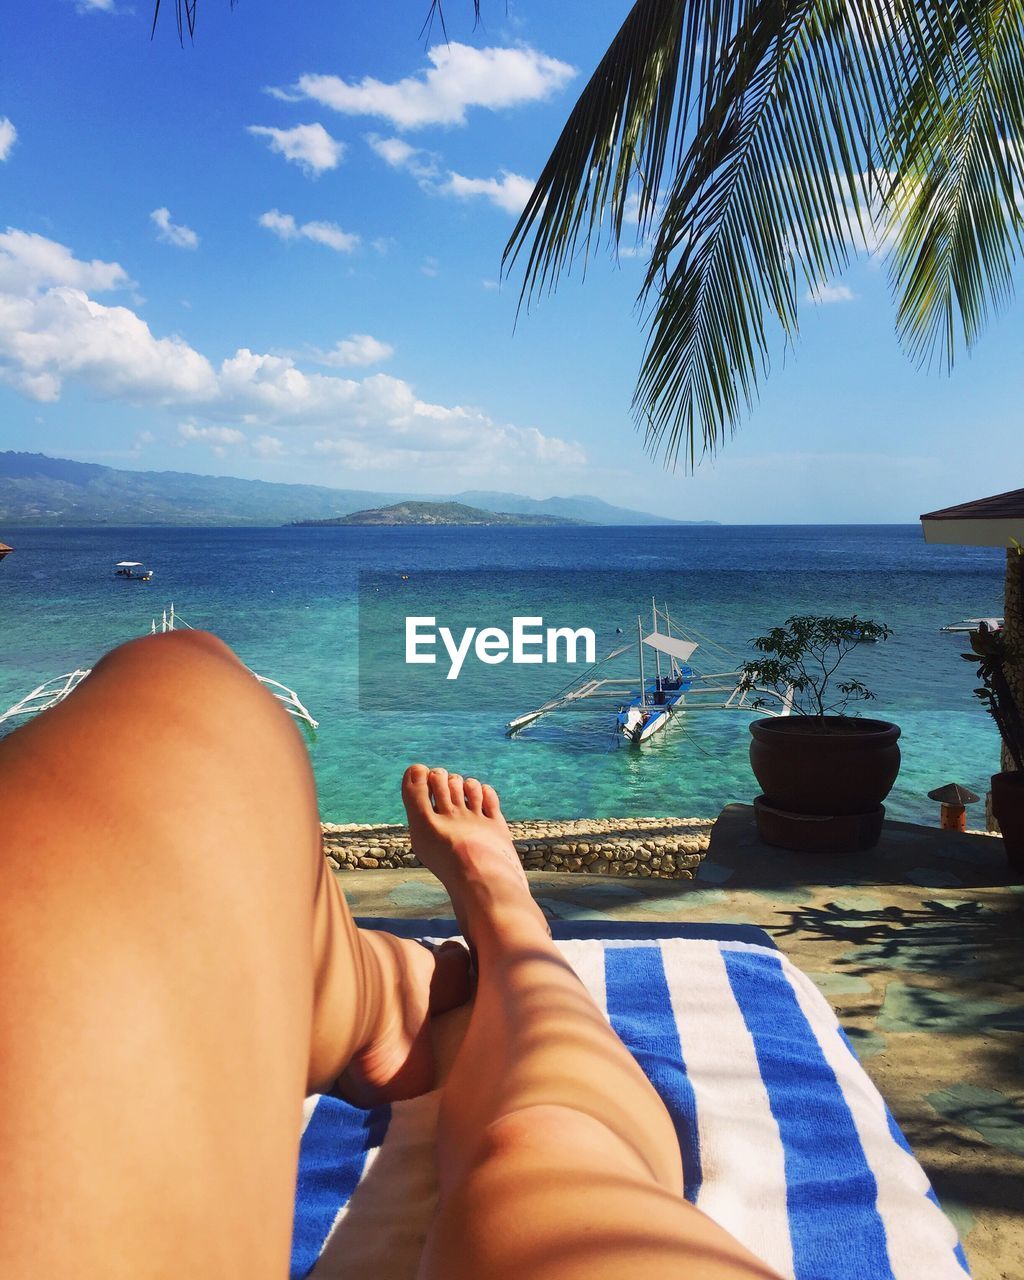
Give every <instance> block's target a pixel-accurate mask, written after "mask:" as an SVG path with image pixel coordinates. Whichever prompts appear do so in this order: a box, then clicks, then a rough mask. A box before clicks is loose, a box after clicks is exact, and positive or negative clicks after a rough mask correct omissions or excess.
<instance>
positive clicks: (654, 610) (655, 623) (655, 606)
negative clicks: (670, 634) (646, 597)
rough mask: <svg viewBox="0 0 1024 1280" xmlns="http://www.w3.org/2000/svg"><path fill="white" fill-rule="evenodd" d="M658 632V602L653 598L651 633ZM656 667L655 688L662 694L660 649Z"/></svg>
mask: <svg viewBox="0 0 1024 1280" xmlns="http://www.w3.org/2000/svg"><path fill="white" fill-rule="evenodd" d="M657 630H658V602H657V601H656V600H655V599H654V597H653V596H652V597H651V631H652V632H654V631H657ZM654 667H655V675H656V676H657V683H656V684H655V686H654V687H655V689H656V690H657V691H658V693H660V692H661V650H660V649H655V651H654ZM640 683H641V684H643V678H642V677H641V680H640Z"/></svg>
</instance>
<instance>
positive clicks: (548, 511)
mask: <svg viewBox="0 0 1024 1280" xmlns="http://www.w3.org/2000/svg"><path fill="white" fill-rule="evenodd" d="M455 501H456V502H466V503H468V504H469V505H470V506H474V507H485V508H486V509H487V510H489V511H514V512H518V513H519V514H522V515H525V514H527V513H531V514H534V513H535V514H537V515H551V516H562V517H564V518H566V519H569V520H582V521H583V522H584V523H585V524H718V523H719V522H718V521H717V520H672V519H670V518H669V517H668V516H652V515H650V514H648V513H647V512H646V511H630V510H628V509H627V508H625V507H613V506H612V505H611V503H609V502H605V501H603V500H602V499H601V498H589V497H586V496H582V495H580V496H577V497H572V498H524V497H522V496H521V495H520V494H517V493H493V492H491V491H490V490H488V489H471V490H469V491H467V492H466V493H457V494H456V495H455Z"/></svg>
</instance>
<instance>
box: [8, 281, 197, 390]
mask: <svg viewBox="0 0 1024 1280" xmlns="http://www.w3.org/2000/svg"><path fill="white" fill-rule="evenodd" d="M69 377H73V378H77V379H81V380H82V381H83V382H85V383H86V384H87V385H88V386H89V387H91V388H92V390H93V391H95V392H96V393H97V394H99V395H100V396H102V397H103V398H104V399H123V400H126V401H127V402H129V403H130V404H144V403H149V404H180V403H187V402H190V401H193V400H204V399H206V398H208V397H209V396H210V395H212V394H213V393H214V391H215V388H216V379H215V377H214V373H213V369H212V368H211V366H210V364H209V361H207V360H206V359H205V358H204V357H203V356H201V355H200V354H199V353H198V352H197V351H194V350H193V349H192V348H191V347H190V346H189V345H188V344H187V343H186V342H184V341H183V340H182V339H181V338H178V337H170V338H156V337H154V336H153V334H152V332H151V331H150V328H149V326H148V325H147V324H146V322H145V321H144V320H142V319H141V318H140V317H139V316H137V315H136V314H135V312H134V311H131V310H129V309H128V308H127V307H107V306H104V305H103V304H102V303H100V302H96V301H95V300H94V299H92V298H90V297H89V296H88V295H87V294H86V293H84V292H83V291H82V290H81V289H72V288H69V287H68V286H66V285H59V286H56V287H54V288H51V289H47V290H46V291H45V292H44V293H42V294H40V295H37V296H21V297H18V296H17V295H13V294H7V293H0V378H3V380H4V381H7V382H9V383H10V384H11V385H13V386H15V387H16V388H18V389H19V390H20V391H22V392H23V393H24V394H25V395H27V396H29V397H30V398H32V399H35V400H43V401H46V400H57V399H59V398H60V393H61V389H62V386H63V382H64V380H65V379H66V378H69Z"/></svg>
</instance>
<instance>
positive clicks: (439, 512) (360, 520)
mask: <svg viewBox="0 0 1024 1280" xmlns="http://www.w3.org/2000/svg"><path fill="white" fill-rule="evenodd" d="M294 523H295V524H296V525H298V526H300V527H302V526H304V525H313V526H315V527H316V528H320V529H322V528H325V527H327V526H333V525H340V524H361V525H391V526H393V525H427V524H455V525H496V524H500V525H517V526H523V525H531V526H533V525H571V524H576V525H578V524H582V523H583V521H582V520H568V519H566V518H565V517H564V516H544V515H520V514H518V513H512V512H510V511H484V510H483V509H482V508H481V507H467V506H466V504H465V503H464V502H396V503H394V504H392V505H391V506H389V507H375V508H374V509H373V510H372V511H353V512H352V514H351V515H348V516H336V517H335V518H334V519H333V520H296V521H294Z"/></svg>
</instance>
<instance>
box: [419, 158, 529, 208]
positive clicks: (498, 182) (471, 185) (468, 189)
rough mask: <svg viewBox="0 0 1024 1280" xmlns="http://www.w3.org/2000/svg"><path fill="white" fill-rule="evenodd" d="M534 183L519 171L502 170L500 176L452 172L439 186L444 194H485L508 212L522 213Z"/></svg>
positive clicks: (468, 196) (463, 196)
mask: <svg viewBox="0 0 1024 1280" xmlns="http://www.w3.org/2000/svg"><path fill="white" fill-rule="evenodd" d="M533 186H534V184H533V183H532V182H531V181H530V179H529V178H524V177H523V176H522V174H519V173H509V172H508V170H507V169H502V170H501V177H500V178H465V177H463V175H462V174H461V173H450V174H449V175H448V180H447V181H446V182H444V183H443V184H442V185H441V187H440V188H439V190H440V192H441V194H442V195H452V196H456V197H457V198H458V199H460V200H471V199H473V198H474V197H475V196H483V197H484V198H485V199H487V200H490V202H491V204H495V205H497V206H498V208H499V209H504V210H505V212H506V213H522V211H523V206H524V205H525V204H526V202H527V200H529V198H530V196H531V195H532V194H533Z"/></svg>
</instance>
